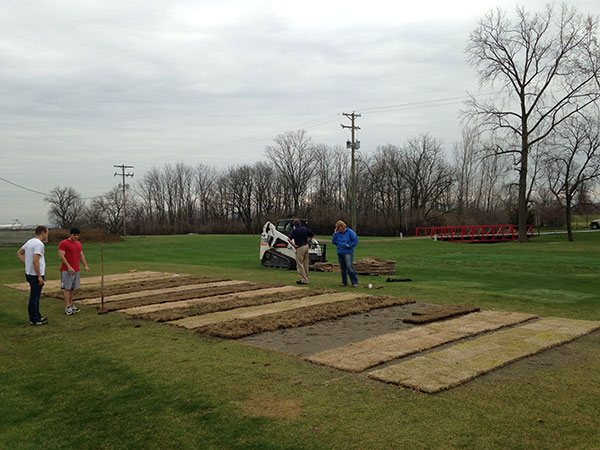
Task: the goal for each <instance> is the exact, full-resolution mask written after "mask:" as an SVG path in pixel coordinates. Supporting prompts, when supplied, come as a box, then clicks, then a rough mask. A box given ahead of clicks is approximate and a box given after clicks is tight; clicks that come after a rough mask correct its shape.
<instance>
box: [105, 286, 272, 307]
mask: <svg viewBox="0 0 600 450" xmlns="http://www.w3.org/2000/svg"><path fill="white" fill-rule="evenodd" d="M268 287H277V285H273V284H258V283H249V282H245V283H243V284H237V285H230V286H221V287H214V288H206V289H198V290H196V291H188V292H181V293H177V292H176V293H174V294H162V295H160V296H153V297H142V298H134V299H130V300H122V301H119V302H112V303H108V304H105V305H104V307H105V309H106V310H107V311H118V310H122V309H129V308H134V307H136V306H145V305H154V304H157V303H173V302H178V301H181V300H188V299H191V298H202V297H213V296H216V295H224V294H233V293H235V292H245V291H255V290H257V289H264V288H268Z"/></svg>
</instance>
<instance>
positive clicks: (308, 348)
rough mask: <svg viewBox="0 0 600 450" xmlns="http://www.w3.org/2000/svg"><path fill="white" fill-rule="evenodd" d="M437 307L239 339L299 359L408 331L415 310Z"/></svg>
mask: <svg viewBox="0 0 600 450" xmlns="http://www.w3.org/2000/svg"><path fill="white" fill-rule="evenodd" d="M431 306H434V305H433V304H430V303H411V304H408V305H402V306H392V307H390V308H382V309H373V310H371V311H369V312H367V313H364V314H354V315H351V316H346V317H342V318H339V319H335V320H324V321H322V322H318V323H315V324H312V325H306V326H303V327H297V328H287V329H282V330H277V331H269V332H265V333H261V334H258V335H252V336H248V337H245V338H242V339H239V342H244V343H246V344H249V345H252V346H254V347H260V348H265V349H269V350H274V351H277V352H282V353H288V354H291V355H296V356H302V357H304V356H308V355H312V354H314V353H318V352H322V351H324V350H329V349H332V348H337V347H341V346H343V345H348V344H350V343H352V342H359V341H363V340H365V339H368V338H371V337H374V336H379V335H382V334H385V333H391V332H393V331H399V330H407V329H409V328H412V327H414V325H411V324H408V323H403V322H402V319H404V318H405V317H407V316H409V315H411V314H412V312H413V311H418V310H420V309H424V308H429V307H431Z"/></svg>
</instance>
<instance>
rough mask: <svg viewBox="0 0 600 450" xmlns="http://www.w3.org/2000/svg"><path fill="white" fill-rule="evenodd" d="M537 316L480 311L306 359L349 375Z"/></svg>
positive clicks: (317, 354) (335, 349) (357, 343)
mask: <svg viewBox="0 0 600 450" xmlns="http://www.w3.org/2000/svg"><path fill="white" fill-rule="evenodd" d="M535 317H536V316H534V315H531V314H523V313H513V312H506V311H481V312H478V313H473V314H469V315H468V316H463V317H458V318H456V319H450V320H447V321H445V322H436V323H431V324H429V325H423V326H419V327H414V328H411V329H409V330H402V331H398V332H396V333H389V334H384V335H381V336H377V337H374V338H371V339H367V340H365V341H362V342H355V343H352V344H349V345H346V346H344V347H339V348H334V349H332V350H327V351H324V352H320V353H316V354H314V355H312V356H310V357H308V358H307V359H308V360H309V361H311V362H314V363H317V364H323V365H325V366H330V367H335V368H336V369H341V370H348V371H350V372H362V371H363V370H366V369H368V368H370V367H374V366H376V365H378V364H381V363H384V362H388V361H392V360H394V359H397V358H401V357H404V356H407V355H411V354H413V353H418V352H422V351H424V350H428V349H431V348H434V347H437V346H439V345H442V344H447V343H448V342H452V341H456V340H458V339H462V338H466V337H471V336H475V335H477V334H479V333H483V332H486V331H492V330H497V329H498V328H502V327H505V326H509V325H515V324H518V323H521V322H525V321H527V320H531V319H533V318H535Z"/></svg>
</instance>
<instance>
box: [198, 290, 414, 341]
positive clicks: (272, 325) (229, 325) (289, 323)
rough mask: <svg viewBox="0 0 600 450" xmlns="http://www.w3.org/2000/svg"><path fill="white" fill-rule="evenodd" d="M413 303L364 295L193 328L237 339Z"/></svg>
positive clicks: (200, 331) (399, 299)
mask: <svg viewBox="0 0 600 450" xmlns="http://www.w3.org/2000/svg"><path fill="white" fill-rule="evenodd" d="M406 303H414V300H410V299H403V298H397V297H374V296H365V297H362V298H360V297H359V298H355V299H351V300H345V301H341V302H336V303H323V304H319V305H313V306H307V307H303V308H297V309H292V310H288V311H282V312H278V313H273V314H265V315H261V316H257V317H252V318H247V319H234V320H231V321H227V322H221V323H213V324H209V325H205V326H201V327H199V328H197V329H196V331H198V332H199V333H202V334H208V335H210V336H217V337H223V338H230V339H237V338H240V337H244V336H249V335H252V334H256V333H263V332H265V331H273V330H277V329H280V328H293V327H300V326H303V325H307V324H311V323H315V322H320V321H322V320H328V319H334V318H338V317H343V316H347V315H350V314H360V313H363V312H365V311H370V310H372V309H377V308H387V307H389V306H396V305H402V304H406Z"/></svg>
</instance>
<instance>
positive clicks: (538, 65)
mask: <svg viewBox="0 0 600 450" xmlns="http://www.w3.org/2000/svg"><path fill="white" fill-rule="evenodd" d="M516 15H517V17H516V20H515V21H514V22H513V21H512V20H510V19H509V18H508V17H507V16H506V13H505V12H503V11H502V10H501V9H495V10H492V11H490V12H489V13H488V14H487V15H486V16H485V17H484V18H483V19H482V20H481V21H480V22H479V24H478V26H477V27H476V29H475V30H474V31H473V32H472V33H471V35H470V37H469V43H468V45H467V49H466V52H467V55H468V60H469V62H470V64H471V65H472V66H474V67H475V68H476V69H477V71H478V73H479V80H480V84H481V85H482V86H484V85H491V86H494V84H495V83H499V84H500V85H501V88H502V93H503V96H500V97H498V98H495V99H494V98H492V99H489V100H481V101H480V100H478V99H476V98H475V97H472V99H471V101H470V102H469V104H470V107H471V108H470V111H469V112H468V113H467V117H469V118H470V119H474V120H476V121H477V122H478V123H479V124H483V125H488V126H489V127H490V128H491V130H493V131H495V132H498V133H499V132H504V133H505V134H506V135H507V136H508V137H509V138H511V141H512V142H513V145H511V146H510V147H504V148H498V149H497V151H498V152H499V153H513V154H515V155H516V158H517V170H518V172H519V196H518V208H519V240H520V241H525V240H527V234H526V228H525V225H526V217H527V203H528V200H529V198H528V179H527V177H528V162H529V157H530V150H531V149H532V148H533V147H534V146H536V145H538V146H539V145H540V144H541V143H542V142H543V141H544V140H546V139H547V138H548V137H549V136H551V134H552V133H553V131H554V130H555V128H556V127H557V126H558V125H560V124H561V123H562V122H563V121H565V120H566V119H568V118H569V117H571V116H573V115H574V114H576V113H578V112H579V111H582V110H584V109H585V108H586V107H588V106H589V105H590V104H592V103H594V102H595V101H597V99H598V98H599V96H600V90H599V89H598V88H599V86H600V83H599V76H600V49H599V46H598V42H597V38H596V36H597V31H598V20H597V19H596V18H594V17H592V16H586V17H585V16H583V15H581V14H579V13H577V11H576V10H575V9H574V8H569V7H567V6H566V5H562V7H561V8H560V11H559V12H558V13H557V14H555V13H554V10H553V7H552V6H551V5H549V6H547V7H546V10H545V11H544V12H541V13H535V14H530V13H528V12H526V11H525V10H524V9H523V8H517V10H516Z"/></svg>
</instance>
